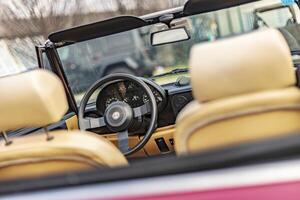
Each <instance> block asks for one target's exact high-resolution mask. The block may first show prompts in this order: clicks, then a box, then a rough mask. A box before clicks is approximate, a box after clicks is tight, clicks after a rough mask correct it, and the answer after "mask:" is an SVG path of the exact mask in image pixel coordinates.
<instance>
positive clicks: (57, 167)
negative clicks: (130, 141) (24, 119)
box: [0, 131, 127, 180]
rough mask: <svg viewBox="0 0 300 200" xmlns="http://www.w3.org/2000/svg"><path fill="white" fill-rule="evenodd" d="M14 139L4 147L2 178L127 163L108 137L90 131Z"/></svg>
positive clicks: (0, 157) (0, 153) (0, 149)
mask: <svg viewBox="0 0 300 200" xmlns="http://www.w3.org/2000/svg"><path fill="white" fill-rule="evenodd" d="M50 134H51V136H53V137H54V138H53V140H51V141H47V140H46V135H44V134H37V135H30V136H25V137H19V138H14V139H13V144H11V145H9V146H5V144H4V143H2V144H1V146H0V177H1V180H3V179H14V178H21V177H38V176H44V175H51V174H57V173H70V172H74V171H79V170H91V169H97V168H102V167H117V166H123V165H127V160H126V158H125V157H124V156H123V155H122V154H121V153H120V151H119V150H118V149H117V148H116V147H115V146H114V145H113V144H112V143H111V142H109V141H108V140H107V139H105V138H103V137H101V136H99V135H96V134H93V133H89V132H81V131H70V132H67V131H55V132H51V133H50Z"/></svg>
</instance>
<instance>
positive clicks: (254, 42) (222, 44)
mask: <svg viewBox="0 0 300 200" xmlns="http://www.w3.org/2000/svg"><path fill="white" fill-rule="evenodd" d="M190 66H191V80H192V87H193V94H194V97H195V99H197V100H198V101H200V102H205V101H211V100H215V99H220V98H226V97H230V96H234V95H241V94H246V93H252V92H259V91H264V90H272V89H280V88H285V87H289V86H293V85H295V84H296V75H295V71H294V68H293V62H292V57H291V54H290V50H289V47H288V45H287V43H286V41H285V39H284V37H283V36H282V35H281V33H280V32H279V31H277V30H275V29H265V30H260V31H256V32H252V33H248V34H244V35H241V36H236V37H232V38H227V39H222V40H218V41H215V42H211V43H205V44H199V45H196V46H194V47H193V49H192V51H191V57H190Z"/></svg>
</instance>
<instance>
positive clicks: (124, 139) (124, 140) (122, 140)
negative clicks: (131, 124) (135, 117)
mask: <svg viewBox="0 0 300 200" xmlns="http://www.w3.org/2000/svg"><path fill="white" fill-rule="evenodd" d="M117 136H118V146H119V149H120V151H121V152H122V153H126V152H128V150H129V139H128V138H129V137H128V130H125V131H121V132H118V133H117Z"/></svg>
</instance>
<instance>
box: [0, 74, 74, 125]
mask: <svg viewBox="0 0 300 200" xmlns="http://www.w3.org/2000/svg"><path fill="white" fill-rule="evenodd" d="M0 93H1V98H0V110H1V113H0V131H8V130H14V129H18V128H27V127H42V126H46V125H49V124H52V123H54V122H58V121H59V120H60V119H61V118H62V117H63V116H64V114H65V113H66V111H67V109H68V102H67V99H66V94H65V91H64V88H63V85H62V84H61V82H60V80H59V78H58V77H56V76H55V75H53V74H51V73H49V72H47V71H44V70H35V71H30V72H26V73H23V74H18V75H14V76H9V77H5V78H0Z"/></svg>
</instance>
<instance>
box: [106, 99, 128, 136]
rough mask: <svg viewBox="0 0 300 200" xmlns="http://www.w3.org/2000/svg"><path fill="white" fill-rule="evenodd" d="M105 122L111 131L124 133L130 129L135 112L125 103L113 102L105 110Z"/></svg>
mask: <svg viewBox="0 0 300 200" xmlns="http://www.w3.org/2000/svg"><path fill="white" fill-rule="evenodd" d="M104 120H105V122H106V124H107V128H108V129H109V130H110V131H114V132H119V131H124V130H126V129H128V128H129V127H130V124H131V122H132V120H133V110H132V108H131V107H130V106H129V105H128V104H127V103H125V102H121V101H117V102H113V103H111V104H110V105H109V106H108V107H107V109H106V110H105V114H104Z"/></svg>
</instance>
